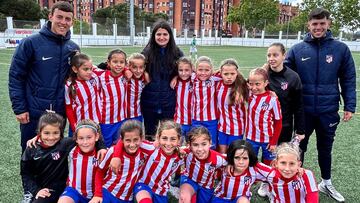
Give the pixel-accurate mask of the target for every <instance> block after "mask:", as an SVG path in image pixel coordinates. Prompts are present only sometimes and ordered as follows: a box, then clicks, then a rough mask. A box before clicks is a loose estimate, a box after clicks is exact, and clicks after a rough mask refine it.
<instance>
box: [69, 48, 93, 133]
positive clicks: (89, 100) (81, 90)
mask: <svg viewBox="0 0 360 203" xmlns="http://www.w3.org/2000/svg"><path fill="white" fill-rule="evenodd" d="M71 66H72V67H71V70H70V77H69V79H68V80H67V82H66V84H65V105H66V116H67V118H68V120H69V126H70V130H69V135H70V136H71V135H72V132H74V131H75V126H76V124H77V123H78V122H80V121H81V120H83V119H91V120H93V121H95V122H96V123H99V119H100V105H99V104H100V103H99V102H100V101H99V91H100V89H99V81H98V78H97V76H96V75H95V74H94V73H93V66H92V63H91V60H90V58H89V57H88V56H87V55H85V54H81V53H76V54H75V55H74V56H73V57H72V58H71Z"/></svg>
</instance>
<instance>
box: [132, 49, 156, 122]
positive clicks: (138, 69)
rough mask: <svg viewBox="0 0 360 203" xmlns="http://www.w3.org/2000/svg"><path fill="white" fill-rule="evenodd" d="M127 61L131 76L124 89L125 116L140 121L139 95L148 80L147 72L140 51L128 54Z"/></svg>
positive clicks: (141, 118) (143, 57)
mask: <svg viewBox="0 0 360 203" xmlns="http://www.w3.org/2000/svg"><path fill="white" fill-rule="evenodd" d="M128 63H129V70H130V71H131V73H132V77H131V78H130V79H129V80H128V85H127V89H126V105H127V114H126V117H127V118H128V119H134V120H138V121H140V122H142V121H143V117H142V114H141V108H140V97H141V92H142V90H143V88H144V87H145V85H146V84H147V83H148V82H149V80H150V79H149V74H148V73H146V72H145V56H144V55H142V54H140V53H133V54H131V55H130V56H129V58H128Z"/></svg>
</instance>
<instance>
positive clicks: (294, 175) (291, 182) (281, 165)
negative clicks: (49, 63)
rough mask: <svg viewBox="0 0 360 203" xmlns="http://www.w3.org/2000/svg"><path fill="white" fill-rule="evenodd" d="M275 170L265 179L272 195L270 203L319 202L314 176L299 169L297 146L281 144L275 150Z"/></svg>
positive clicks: (307, 171)
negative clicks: (300, 172)
mask: <svg viewBox="0 0 360 203" xmlns="http://www.w3.org/2000/svg"><path fill="white" fill-rule="evenodd" d="M274 166H275V169H273V170H272V171H271V173H270V174H269V176H268V177H267V181H268V182H269V183H270V185H271V191H272V194H273V201H272V202H279V203H285V202H286V203H301V202H314V203H317V202H319V194H318V193H319V191H318V188H317V184H316V179H315V177H314V174H313V173H312V172H311V171H310V170H307V169H305V170H304V173H302V175H300V174H299V173H298V171H299V169H300V167H301V161H300V152H299V147H298V146H297V145H293V144H289V143H282V144H281V145H280V146H278V147H277V149H276V158H275V160H274Z"/></svg>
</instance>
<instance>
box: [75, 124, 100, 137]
mask: <svg viewBox="0 0 360 203" xmlns="http://www.w3.org/2000/svg"><path fill="white" fill-rule="evenodd" d="M81 128H89V129H92V131H93V132H94V133H95V134H99V139H100V138H102V135H101V130H100V126H99V124H97V123H95V122H94V121H93V120H91V119H83V120H81V121H80V122H79V123H78V124H77V125H76V128H75V132H74V137H73V138H74V140H76V139H77V134H78V131H79V130H80V129H81Z"/></svg>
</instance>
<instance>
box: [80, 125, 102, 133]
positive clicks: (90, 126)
mask: <svg viewBox="0 0 360 203" xmlns="http://www.w3.org/2000/svg"><path fill="white" fill-rule="evenodd" d="M80 128H90V129H93V130H94V131H95V132H98V129H97V128H96V127H94V126H92V125H88V124H85V125H80V126H78V127H76V129H75V132H77V131H78V130H79V129H80Z"/></svg>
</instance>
